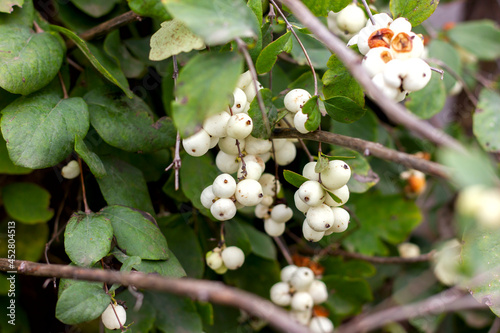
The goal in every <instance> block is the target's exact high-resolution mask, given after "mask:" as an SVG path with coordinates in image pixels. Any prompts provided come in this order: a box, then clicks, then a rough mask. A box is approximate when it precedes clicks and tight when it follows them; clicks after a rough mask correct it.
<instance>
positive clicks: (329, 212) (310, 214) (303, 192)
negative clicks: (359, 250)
mask: <svg viewBox="0 0 500 333" xmlns="http://www.w3.org/2000/svg"><path fill="white" fill-rule="evenodd" d="M316 164H317V162H309V163H307V164H306V165H305V166H304V169H303V170H302V175H303V176H304V177H305V178H307V179H309V180H308V181H306V182H304V183H303V184H302V185H301V186H300V187H299V189H298V190H297V191H296V192H295V195H294V201H295V206H296V207H297V209H298V210H300V211H301V212H303V213H304V214H305V215H306V219H305V220H304V223H303V224H302V233H303V234H304V237H305V238H306V239H307V240H308V241H311V242H319V241H320V240H321V239H322V238H323V236H328V235H331V234H332V233H334V232H336V233H338V232H343V231H345V230H346V229H347V227H348V224H349V220H350V215H349V213H348V212H347V211H346V210H345V209H343V208H341V207H340V206H342V205H344V204H345V203H346V202H347V200H349V188H348V187H347V182H348V181H349V178H351V169H350V168H349V165H347V163H345V162H344V161H341V160H333V161H330V162H329V163H328V166H327V167H326V168H325V170H323V171H322V172H321V173H317V172H316V171H315V168H316ZM329 192H330V193H332V194H333V195H335V196H336V197H337V198H338V199H340V202H337V201H335V200H334V199H333V198H332V197H331V196H330V194H329Z"/></svg>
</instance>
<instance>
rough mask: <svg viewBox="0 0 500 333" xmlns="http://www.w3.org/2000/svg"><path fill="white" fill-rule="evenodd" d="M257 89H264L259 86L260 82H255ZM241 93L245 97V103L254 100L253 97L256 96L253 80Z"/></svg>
mask: <svg viewBox="0 0 500 333" xmlns="http://www.w3.org/2000/svg"><path fill="white" fill-rule="evenodd" d="M257 87H258V89H259V90H261V89H264V87H263V86H262V84H260V82H257ZM243 91H244V92H245V94H246V95H247V101H248V102H252V101H253V99H254V98H255V95H257V91H256V90H255V84H254V82H253V80H252V82H250V84H248V86H247V87H246V88H245V89H243Z"/></svg>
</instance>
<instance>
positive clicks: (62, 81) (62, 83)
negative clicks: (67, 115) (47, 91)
mask: <svg viewBox="0 0 500 333" xmlns="http://www.w3.org/2000/svg"><path fill="white" fill-rule="evenodd" d="M57 75H58V77H59V82H61V88H62V91H63V98H64V99H67V98H68V97H69V96H68V91H67V90H66V85H65V84H64V79H63V77H62V74H61V72H60V71H59V72H57Z"/></svg>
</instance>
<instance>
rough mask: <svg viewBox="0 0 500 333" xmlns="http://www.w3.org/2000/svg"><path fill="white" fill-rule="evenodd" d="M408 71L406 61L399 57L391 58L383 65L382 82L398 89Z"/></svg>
mask: <svg viewBox="0 0 500 333" xmlns="http://www.w3.org/2000/svg"><path fill="white" fill-rule="evenodd" d="M407 73H408V65H407V62H406V61H404V60H401V59H393V60H391V61H389V62H388V63H387V65H386V66H385V69H384V72H383V75H384V82H385V83H386V84H387V85H388V86H389V87H391V88H396V89H399V88H401V85H402V84H403V79H404V78H405V77H406V75H407Z"/></svg>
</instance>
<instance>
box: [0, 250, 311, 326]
mask: <svg viewBox="0 0 500 333" xmlns="http://www.w3.org/2000/svg"><path fill="white" fill-rule="evenodd" d="M0 271H17V274H22V275H33V276H47V277H57V278H66V279H74V280H85V281H97V282H106V283H108V284H120V285H122V286H134V287H136V288H137V289H147V290H157V291H162V292H166V293H169V294H174V295H178V296H187V297H190V298H192V299H194V300H198V301H202V302H213V303H217V304H222V305H227V306H232V307H237V308H239V309H242V310H245V311H246V312H248V313H250V314H251V315H254V316H257V317H259V318H262V319H264V320H266V321H268V322H269V324H270V325H271V326H273V327H275V328H276V329H279V330H280V331H282V332H288V333H308V332H309V329H307V328H306V327H304V326H302V325H300V324H299V323H297V322H296V321H294V320H293V319H292V318H291V317H290V315H289V314H288V313H287V312H286V311H285V310H283V309H281V308H279V307H277V306H276V305H274V304H273V303H271V302H270V301H267V300H265V299H263V298H261V297H259V296H256V295H253V294H251V293H248V292H245V291H242V290H239V289H236V288H233V287H229V286H226V285H224V284H223V283H221V282H214V281H207V280H195V279H188V278H183V279H170V278H165V277H161V276H159V275H152V274H144V273H140V272H130V273H122V272H119V271H111V270H102V269H89V268H81V267H75V266H69V265H47V264H39V263H34V262H31V261H19V260H18V261H15V262H14V269H12V267H10V263H9V261H8V260H7V259H4V258H0Z"/></svg>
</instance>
